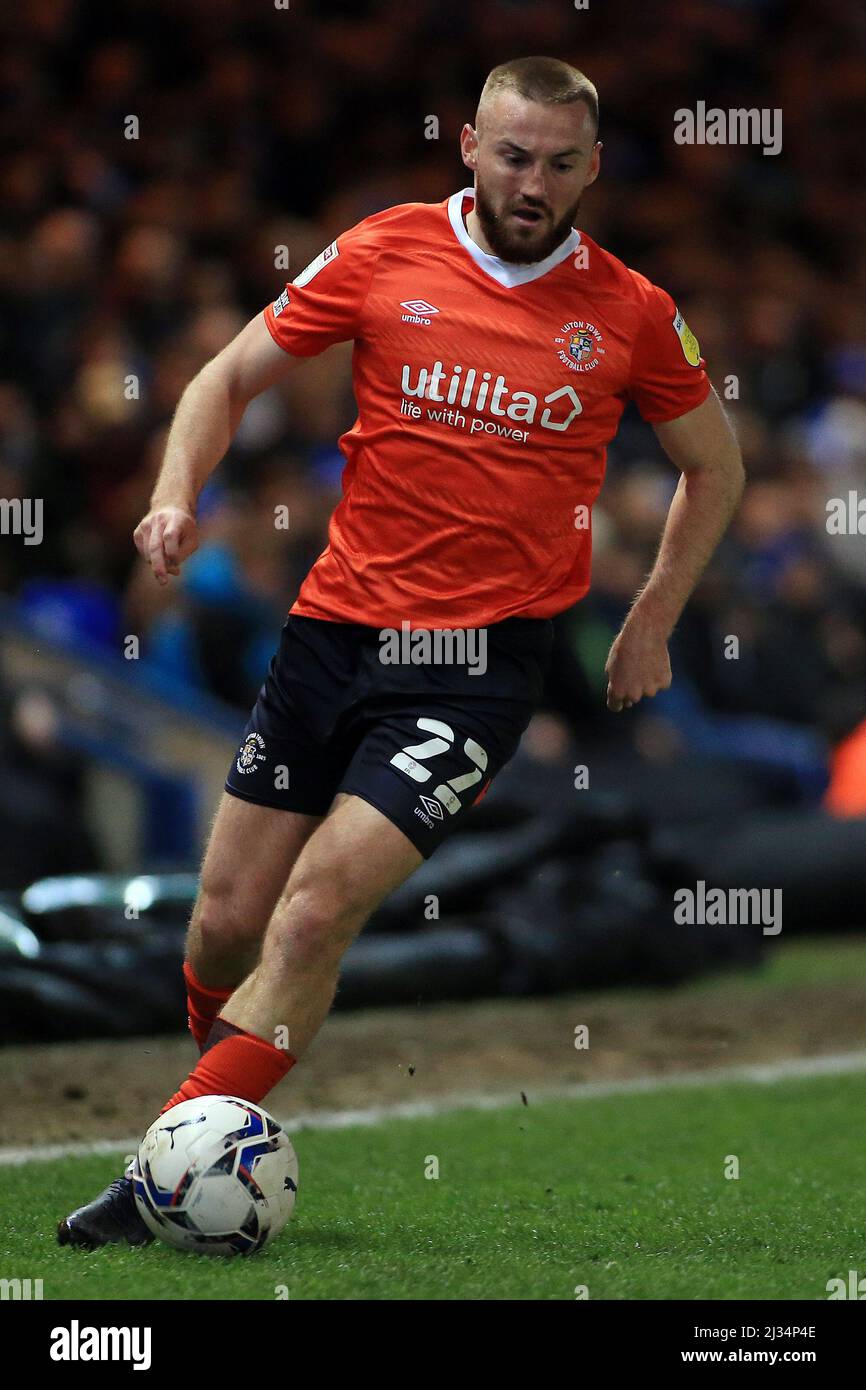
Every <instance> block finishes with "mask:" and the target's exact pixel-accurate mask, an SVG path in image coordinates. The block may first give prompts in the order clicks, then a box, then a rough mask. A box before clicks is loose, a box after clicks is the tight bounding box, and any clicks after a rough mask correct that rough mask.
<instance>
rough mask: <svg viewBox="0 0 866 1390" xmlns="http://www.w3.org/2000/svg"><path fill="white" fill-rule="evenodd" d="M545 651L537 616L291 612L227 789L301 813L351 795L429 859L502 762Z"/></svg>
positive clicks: (537, 683)
mask: <svg viewBox="0 0 866 1390" xmlns="http://www.w3.org/2000/svg"><path fill="white" fill-rule="evenodd" d="M552 643H553V624H552V622H551V621H550V619H549V618H507V619H505V621H503V622H501V623H494V624H492V625H491V626H490V627H487V628H479V629H469V630H459V629H458V630H440V631H438V632H437V631H424V632H419V631H418V630H415V631H414V632H411V633H410V632H409V631H408V630H406V631H404V630H402V629H399V630H396V629H380V628H373V627H367V626H364V625H362V624H360V623H339V622H326V621H323V620H321V619H319V618H304V617H300V616H298V615H295V614H291V615H290V616H289V618H288V619H287V621H286V623H285V626H284V627H283V630H282V635H281V638H280V645H279V648H278V650H277V652H276V654H275V655H274V657H273V658H272V660H271V664H270V667H269V669H268V674H267V678H266V680H265V683H264V685H263V686H262V688H261V690H260V691H259V697H258V700H257V701H256V704H255V707H254V709H253V712H252V714H251V715H250V718H249V720H248V721H247V725H246V728H245V729H244V733H243V738H242V740H241V746H240V748H239V749H238V752H237V754H236V755H235V758H234V759H233V761H232V765H231V767H230V769H229V774H228V777H227V779H226V784H225V785H226V791H228V792H231V793H232V794H233V795H234V796H238V797H241V798H242V799H243V800H245V801H254V802H256V803H257V804H259V805H261V806H275V807H279V808H281V809H283V810H286V811H298V812H301V813H302V814H304V815H309V816H324V815H326V813H327V811H328V809H329V808H330V806H331V803H332V802H333V800H334V797H335V796H336V794H337V792H341V791H342V792H351V793H352V794H353V795H354V796H359V797H362V798H363V799H364V800H365V801H368V802H370V804H371V805H372V806H375V807H377V808H378V810H380V811H381V812H382V814H383V815H385V816H387V817H388V819H389V820H390V821H393V823H394V824H395V825H396V826H398V827H399V828H400V829H401V830H402V831H403V832H404V834H406V835H407V836H408V837H409V839H410V840H411V841H412V843H413V844H414V845H416V846H417V848H418V850H419V851H420V852H421V854H422V855H423V856H424V858H425V859H429V857H430V855H431V854H432V853H433V851H434V850H435V849H436V848H437V846H438V845H440V844H441V842H442V840H443V839H444V838H445V836H446V835H447V834H449V832H450V831H452V830H454V829H455V828H456V826H458V825H462V824H463V822H464V821H465V819H466V816H467V814H468V812H469V810H470V808H471V807H472V806H474V805H475V804H476V803H477V802H478V801H480V800H481V798H482V796H484V794H485V792H486V791H487V789H488V787H489V786H490V783H491V781H492V780H493V778H494V777H495V776H496V774H497V772H499V770H500V769H501V768H502V767H504V765H505V764H506V763H507V762H508V760H509V758H511V757H512V755H513V754H514V752H515V750H516V748H517V745H518V743H519V742H520V737H521V735H522V733H523V731H524V729H525V728H526V726H527V724H528V723H529V720H530V718H531V716H532V713H533V711H534V709H535V707H536V705H537V704H538V701H539V700H540V698H541V694H542V687H543V683H544V677H545V675H546V672H547V666H548V663H549V659H550V649H551V646H552Z"/></svg>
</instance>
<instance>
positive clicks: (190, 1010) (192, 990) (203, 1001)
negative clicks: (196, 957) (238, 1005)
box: [183, 960, 234, 1052]
mask: <svg viewBox="0 0 866 1390" xmlns="http://www.w3.org/2000/svg"><path fill="white" fill-rule="evenodd" d="M183 978H184V979H185V980H186V1007H187V1022H188V1024H189V1031H190V1032H191V1033H192V1035H193V1037H194V1038H195V1040H196V1042H197V1043H198V1050H199V1052H204V1045H205V1043H206V1042H207V1035H208V1033H209V1032H210V1030H211V1027H212V1025H213V1022H214V1020H215V1019H216V1017H217V1015H218V1014H219V1011H220V1009H221V1008H222V1006H223V1004H227V1003H228V1001H229V999H230V998H231V997H232V995H233V994H234V990H233V989H211V988H210V987H209V986H207V985H203V984H202V982H201V980H200V979H199V978H198V976H197V975H196V973H195V971H194V970H193V968H192V966H191V965H190V963H189V961H188V960H185V961H184V963H183Z"/></svg>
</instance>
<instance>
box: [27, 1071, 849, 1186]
mask: <svg viewBox="0 0 866 1390" xmlns="http://www.w3.org/2000/svg"><path fill="white" fill-rule="evenodd" d="M858 1071H866V1051H863V1052H831V1053H828V1054H827V1055H826V1056H823V1057H791V1058H787V1059H786V1060H784V1061H781V1062H757V1063H749V1064H748V1065H746V1066H739V1067H707V1068H706V1069H705V1070H703V1071H680V1072H669V1073H668V1075H667V1076H635V1077H631V1078H628V1079H626V1080H623V1081H587V1082H585V1083H583V1084H581V1083H580V1082H576V1083H573V1084H571V1085H568V1086H547V1087H539V1088H538V1089H534V1090H532V1092H531V1094H530V1095H529V1096H528V1099H529V1101H530V1108H531V1106H532V1104H533V1103H535V1102H536V1101H545V1100H600V1099H603V1098H604V1097H605V1096H623V1095H635V1094H638V1093H641V1092H649V1091H666V1090H673V1089H675V1088H677V1087H686V1086H715V1085H719V1084H721V1083H722V1082H725V1081H751V1082H756V1083H758V1084H759V1085H769V1084H771V1083H772V1082H774V1081H789V1080H797V1079H799V1078H802V1077H813V1076H843V1075H845V1073H847V1072H858ZM519 1104H520V1092H519V1090H516V1091H513V1092H512V1091H507V1092H505V1093H499V1094H495V1095H475V1096H473V1095H457V1096H448V1097H441V1098H439V1099H437V1100H416V1101H404V1102H402V1103H400V1104H397V1105H372V1106H370V1107H369V1108H368V1109H366V1110H310V1111H307V1113H306V1114H300V1115H290V1116H283V1117H281V1116H279V1115H277V1116H275V1118H276V1119H277V1120H278V1121H279V1123H280V1124H281V1125H283V1127H284V1128H285V1129H286V1130H287V1131H288V1132H289V1133H290V1134H297V1133H298V1132H299V1131H300V1130H304V1129H351V1128H352V1127H353V1126H355V1125H362V1126H372V1125H378V1124H382V1122H383V1121H384V1120H412V1119H419V1118H425V1117H428V1118H429V1117H432V1116H436V1115H444V1114H447V1113H448V1112H449V1111H452V1110H504V1109H506V1108H507V1107H508V1106H509V1105H519ZM139 1139H140V1136H139V1137H138V1138H131V1139H94V1140H90V1141H88V1142H87V1143H83V1144H35V1145H33V1146H32V1147H30V1148H7V1149H3V1148H0V1167H3V1166H6V1165H11V1164H20V1163H28V1162H31V1163H32V1162H33V1161H36V1162H39V1161H47V1160H49V1159H52V1158H84V1157H89V1156H90V1155H96V1154H115V1153H125V1154H127V1153H134V1152H135V1150H136V1149H137V1148H138V1145H139Z"/></svg>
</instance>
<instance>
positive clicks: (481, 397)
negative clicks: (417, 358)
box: [400, 362, 583, 444]
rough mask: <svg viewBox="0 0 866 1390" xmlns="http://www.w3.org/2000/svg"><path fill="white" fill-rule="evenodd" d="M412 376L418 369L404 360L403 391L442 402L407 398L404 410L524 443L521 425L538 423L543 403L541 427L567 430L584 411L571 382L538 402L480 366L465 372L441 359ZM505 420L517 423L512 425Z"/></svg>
mask: <svg viewBox="0 0 866 1390" xmlns="http://www.w3.org/2000/svg"><path fill="white" fill-rule="evenodd" d="M412 376H413V368H412V367H410V366H409V365H408V364H407V363H404V365H403V377H402V390H403V395H404V396H416V397H418V398H420V399H423V400H425V401H433V402H436V403H437V404H436V406H435V407H434V406H432V405H428V406H426V407H425V408H424V409H423V410H422V407H421V406H420V405H415V404H414V403H413V402H411V401H407V400H404V401H402V403H401V406H400V413H401V414H402V415H408V416H409V417H410V418H411V419H413V420H420V419H421V418H422V415H423V414H424V413H425V411H426V417H427V419H429V420H432V421H436V422H439V423H441V424H445V425H451V426H453V427H455V428H457V429H466V428H467V427H468V429H469V433H470V434H495V435H499V436H501V437H502V438H504V439H515V440H517V441H518V442H519V443H524V444H525V443H526V440H527V438H528V432H527V431H526V430H525V429H520V428H518V427H517V425H532V424H534V423H535V419H536V416H537V415H538V411H539V407H540V406H543V407H544V409H543V410H542V411H541V414H540V416H539V417H538V423H539V425H540V426H541V428H542V429H545V430H557V431H560V432H561V431H562V430H567V429H568V427H569V425H570V424H571V422H572V420H576V419H577V417H578V415H580V413H581V411H582V410H583V406H582V405H581V403H580V399H579V397H578V395H577V392H576V391H575V390H574V388H573V387H572V386H560V387H559V388H558V390H556V391H550V392H549V393H548V394H547V395H546V396H544V397H542V399H541V400H540V401H539V399H538V397H537V396H536V395H534V393H533V392H532V391H513V390H512V389H511V387H510V386H509V385H508V382H507V381H506V379H505V377H504V376H502V375H501V373H500V374H499V375H498V376H496V377H495V378H494V376H493V373H492V372H484V371H478V370H477V369H476V368H475V367H470V368H469V369H468V370H467V371H464V369H463V367H460V366H455V367H452V368H451V369H450V372H449V371H445V370H444V369H443V366H442V363H441V362H434V363H433V366H432V367H420V368H418V369H417V378H416V380H415V381H414V382H413V381H412ZM506 400H507V404H506V403H505V402H506ZM439 403H441V404H439ZM466 410H469V411H474V412H475V414H474V415H473V416H472V417H471V418H470V419H469V420H468V421H467V417H466V415H464V414H463V412H464V411H466ZM482 412H483V413H482ZM485 416H487V417H489V416H493V417H498V419H497V418H494V419H489V418H484V417H485ZM506 421H514V422H517V424H507V423H506Z"/></svg>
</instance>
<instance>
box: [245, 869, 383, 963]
mask: <svg viewBox="0 0 866 1390" xmlns="http://www.w3.org/2000/svg"><path fill="white" fill-rule="evenodd" d="M362 922H363V914H362V912H361V910H360V908H359V906H358V905H357V904H356V903H355V902H354V901H352V900H351V898H349V897H343V896H341V895H340V894H338V893H335V892H334V890H333V889H332V888H330V889H326V888H324V887H313V886H310V887H307V888H303V889H298V890H297V891H295V892H293V893H292V894H291V895H290V896H288V897H287V898H286V899H285V900H284V901H283V903H281V905H280V908H278V910H277V912H276V913H275V914H274V918H273V920H272V923H271V928H270V930H269V932H268V937H267V941H266V946H265V959H266V960H268V961H270V963H271V964H272V965H273V966H274V967H275V968H277V969H280V968H281V967H282V966H285V968H286V969H287V970H290V971H291V970H298V969H304V968H305V967H309V968H311V969H314V968H315V967H316V966H317V965H321V964H324V963H325V962H331V961H333V960H335V959H336V960H338V959H339V958H340V956H341V955H342V954H343V952H344V951H345V950H346V947H347V946H348V945H349V943H350V942H351V940H352V938H353V937H354V936H355V934H356V933H357V931H358V928H359V926H360V925H361V923H362Z"/></svg>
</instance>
